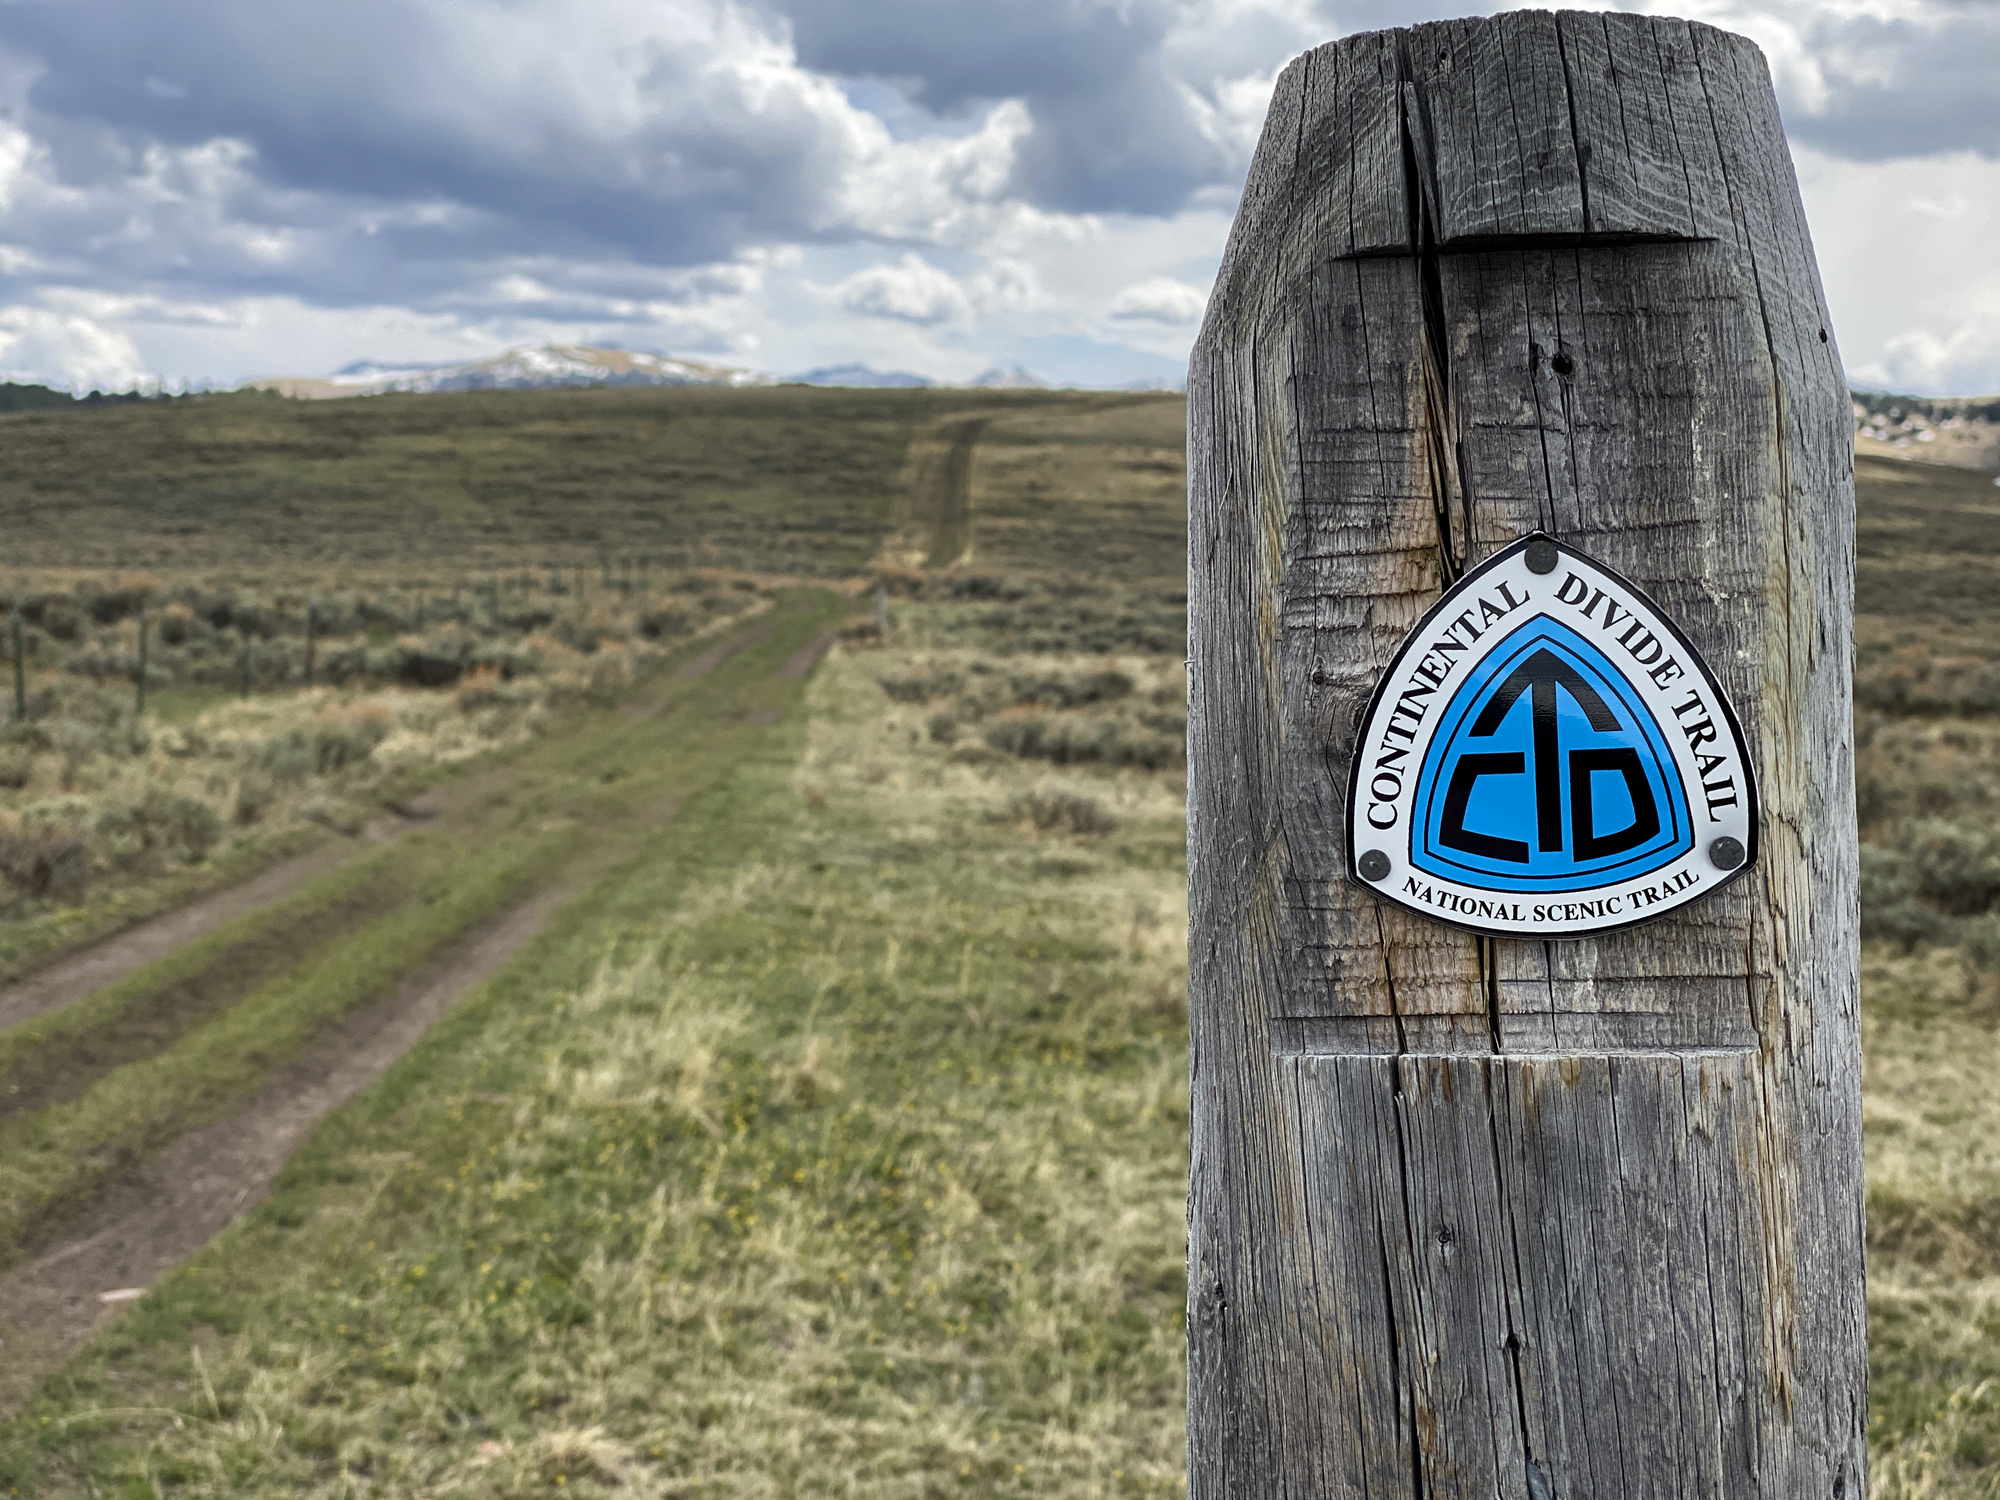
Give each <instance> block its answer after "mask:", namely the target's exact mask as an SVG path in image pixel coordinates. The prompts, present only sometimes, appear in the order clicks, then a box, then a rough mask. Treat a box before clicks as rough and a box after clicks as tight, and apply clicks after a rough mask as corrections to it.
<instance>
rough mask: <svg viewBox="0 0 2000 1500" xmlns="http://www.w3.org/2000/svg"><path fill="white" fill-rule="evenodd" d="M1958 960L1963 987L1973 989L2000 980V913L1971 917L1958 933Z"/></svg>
mask: <svg viewBox="0 0 2000 1500" xmlns="http://www.w3.org/2000/svg"><path fill="white" fill-rule="evenodd" d="M1958 958H1959V962H1960V963H1961V964H1963V965H1964V966H1965V979H1966V983H1967V984H1969V985H1972V986H1974V987H1975V988H1976V987H1979V986H1983V985H1984V984H1985V983H1986V981H1988V980H1990V979H1994V978H2000V913H1996V912H1988V913H1986V915H1985V916H1982V917H1974V918H1973V919H1972V920H1971V921H1969V922H1967V923H1966V924H1965V925H1964V926H1963V927H1962V928H1960V929H1959V938H1958Z"/></svg>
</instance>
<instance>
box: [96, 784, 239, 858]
mask: <svg viewBox="0 0 2000 1500" xmlns="http://www.w3.org/2000/svg"><path fill="white" fill-rule="evenodd" d="M93 821H94V829H93V831H94V832H95V833H96V834H97V835H98V837H99V839H100V841H101V842H102V843H103V845H104V847H105V852H106V854H107V855H108V857H110V858H111V860H112V861H113V863H116V864H131V863H136V862H137V861H139V860H140V859H142V858H144V857H145V856H148V855H160V856H164V857H167V858H171V859H180V860H186V861H189V862H194V861H197V860H200V859H201V858H203V857H204V856H205V855H206V854H207V853H208V851H209V850H210V849H212V848H214V847H215V841H216V839H218V838H219V837H221V835H222V819H221V818H219V817H217V816H216V813H215V809H214V808H212V807H210V806H209V805H208V804H207V803H206V802H202V801H199V800H197V799H196V798H193V797H186V796H182V795H181V794H179V793H177V792H170V791H168V790H167V789H166V788H164V787H154V788H152V789H151V790H150V791H148V792H147V793H146V794H145V795H144V796H143V797H141V798H140V799H139V800H138V801H137V802H132V803H125V804H122V805H121V804H113V805H112V806H110V807H107V808H104V809H103V810H101V811H100V812H99V813H98V814H97V817H96V818H95V819H94V820H93Z"/></svg>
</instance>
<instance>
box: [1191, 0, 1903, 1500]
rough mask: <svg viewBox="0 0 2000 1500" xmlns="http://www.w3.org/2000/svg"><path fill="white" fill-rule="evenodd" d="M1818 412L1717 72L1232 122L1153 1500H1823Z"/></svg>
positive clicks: (1823, 576) (1627, 25) (1849, 1127)
mask: <svg viewBox="0 0 2000 1500" xmlns="http://www.w3.org/2000/svg"><path fill="white" fill-rule="evenodd" d="M1503 127H1504V128H1503ZM1849 421H1850V418H1849V406H1848V397H1847V394H1846V382H1845V379H1844V376H1843V374H1842V371H1841V369H1840V364H1839V357H1838V354H1837V352H1836V350H1835V348H1834V346H1833V343H1832V341H1831V339H1830V337H1829V336H1828V329H1827V320H1826V312H1825V307H1824V303H1823V298H1822V296H1821V292H1820V287H1819V278H1818V272H1817V270H1816V268H1815V266H1814V263H1813V257H1812V250H1811V244H1810V241H1809V238H1808V236H1807V233H1806V227H1805V222H1804V217H1803V213H1802V211H1801V208H1800V205H1799V199H1798V192H1797V188H1796V184H1795V181H1794V178H1793V175H1792V170H1791V163H1790V159H1789V156H1788V154H1787V152H1786V148H1785V144H1784V138H1783V134H1782V132H1781V130H1780V127H1779V124H1778V117H1777V109H1776V104H1775V102H1774V100H1773V98H1772V94H1771V87H1770V81H1769V76H1768V72H1767V70H1766V68H1765V65H1764V61H1763V59H1762V57H1761V56H1760V54H1759V53H1758V52H1757V50H1756V48H1755V47H1753V46H1752V45H1751V44H1750V43H1749V42H1747V41H1745V40H1743V39H1742V38H1740V37H1735V36H1732V35H1729V34H1728V33H1726V32H1721V31H1717V30H1714V29H1712V28H1708V27H1704V26H1699V25H1693V24H1690V23H1687V22H1683V21H1677V20H1671V19H1660V18H1648V17H1640V16H1636V15H1623V14H1594V13H1593V14H1579V13H1562V14H1549V13H1545V12H1514V13H1510V14H1507V15H1504V16H1500V17H1497V18H1493V19H1487V20H1475V21H1463V22H1445V23H1439V24H1436V25H1426V26H1419V27H1414V28H1411V29H1409V30H1401V31H1389V32H1377V33H1370V34H1367V35H1361V36H1353V37H1347V38H1343V39H1342V40H1340V41H1338V42H1335V43H1331V44H1329V45H1327V46H1325V47H1321V48H1319V49H1317V50H1316V51H1314V52H1312V53H1310V54H1308V55H1307V56H1305V57H1303V58H1300V59H1299V60H1298V61H1297V62H1295V63H1294V64H1293V65H1292V66H1291V67H1290V68H1289V69H1288V70H1287V71H1286V73H1285V74H1284V75H1283V77H1282V78H1281V80H1280V82H1279V85H1278V88H1277V90H1276V93H1275V95H1274V98H1273V101H1272V105H1271V113H1270V117H1269V119H1268V121H1267V123H1266V126H1265V131H1264V137H1263V140H1262V142H1261V144H1260V145H1259V147H1258V152H1257V157H1256V161H1255V164H1254V166H1253V168H1252V171H1251V175H1250V180H1249V182H1248V184H1247V185H1246V187H1245V190H1244V195H1243V200H1242V207H1241V209H1240V211H1239V215H1238V219H1237V224H1236V227H1235V230H1234V232H1233V234H1232V236H1231V239H1230V244H1229V249H1228V251H1227V253H1226V255H1225V257H1224V261H1223V265H1222V269H1221V272H1220V274H1219V275H1218V277H1217V280H1216V288H1215V293H1214V296H1213V298H1212V300H1211V303H1210V306H1209V312H1208V317H1207V321H1206V323H1205V325H1204V327H1203V330H1202V334H1201V338H1200V340H1199V342H1198V343H1197V345H1196V349H1195V353H1194V357H1193V361H1192V364H1191V368H1190V374H1189V422H1190V428H1189V454H1190V465H1189V472H1190V488H1189V528H1190V529H1189V535H1190V548H1189V559H1190V565H1189V631H1190V653H1191V662H1190V669H1191V674H1192V676H1191V689H1190V717H1189V729H1188V742H1189V743H1188V750H1189V765H1190V771H1189V833H1188V847H1189V858H1190V891H1191V897H1192V905H1191V918H1190V920H1191V932H1190V938H1191V952H1190V958H1191V962H1190V1020H1191V1027H1192V1031H1191V1035H1192V1042H1193V1104H1194V1124H1193V1137H1194V1138H1193V1147H1194V1160H1193V1173H1192V1192H1191V1198H1190V1246H1189V1309H1188V1310H1189V1330H1188V1341H1189V1460H1190V1471H1189V1486H1190V1490H1191V1492H1192V1493H1193V1494H1194V1495H1196V1496H1200V1497H1220V1496H1223V1495H1230V1496H1238V1497H1244V1496H1265V1495H1269V1496H1277V1495H1295V1494H1296V1495H1352V1496H1356V1497H1360V1496H1368V1497H1371V1500H1383V1497H1391V1496H1398V1495H1401V1496H1406V1497H1409V1500H1417V1497H1419V1496H1464V1497H1467V1500H1474V1497H1476V1500H1489V1497H1495V1496H1498V1497H1504V1500H1571V1497H1575V1500H1585V1497H1588V1500H1608V1497H1613V1496H1640V1495H1652V1494H1655V1493H1661V1494H1664V1493H1666V1492H1668V1491H1672V1492H1673V1493H1675V1494H1693V1495H1701V1496H1718V1497H1731V1500H1735V1497H1743V1500H1748V1497H1750V1496H1752V1495H1755V1496H1758V1497H1760V1500H1761V1497H1775V1496H1799V1497H1808V1496H1810V1497H1813V1500H1829V1497H1831V1500H1860V1496H1861V1495H1862V1493H1863V1467H1862V1466H1863V1457H1864V1453H1863V1434H1862V1426H1863V1421H1864V1414H1865V1384H1864V1380H1865V1358H1864V1342H1863V1335H1864V1307H1863V1287H1862V1278H1861V1156H1860V1086H1859V1084H1860V1051H1859V1037H1858V1023H1857V993H1858V984H1857V971H1858V956H1857V952H1856V931H1857V923H1856V920H1855V916H1856V913H1855V887H1856V870H1855V851H1856V844H1855V830H1854V810H1853V787H1852V775H1851V763H1850V753H1849V745H1850V743H1851V735H1850V730H1851V723H1850V710H1849V691H1850V684H1849V679H1848V663H1849V655H1850V643H1851V639H1852V576H1853V561H1852V543H1851V538H1852V523H1853V491H1852V476H1851V471H1850V466H1849V447H1848V424H1849Z"/></svg>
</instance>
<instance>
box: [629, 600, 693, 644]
mask: <svg viewBox="0 0 2000 1500" xmlns="http://www.w3.org/2000/svg"><path fill="white" fill-rule="evenodd" d="M692 629H694V616H693V615H692V614H690V613H689V612H688V611H687V610H684V609H677V608H675V609H649V610H647V611H646V612H645V613H644V614H642V615H640V616H639V634H641V635H643V636H644V637H645V638H646V639H647V640H649V641H661V640H670V639H672V638H673V637H675V636H679V635H685V634H687V632H688V631H690V630H692Z"/></svg>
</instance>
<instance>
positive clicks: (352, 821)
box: [299, 796, 363, 834]
mask: <svg viewBox="0 0 2000 1500" xmlns="http://www.w3.org/2000/svg"><path fill="white" fill-rule="evenodd" d="M299 813H300V815H301V816H303V817H305V818H308V819H310V820H311V821H312V822H315V823H318V824H319V825H320V826H322V827H324V828H331V829H333V830H334V831H335V832H336V833H346V834H355V833H359V832H360V831H361V825H362V822H363V819H362V817H361V814H360V812H359V811H358V810H357V809H356V808H355V807H354V805H353V804H352V803H348V802H343V801H341V800H340V799H339V798H338V797H327V796H319V797H314V798H311V799H310V800H309V801H307V802H305V803H304V804H302V805H301V806H300V808H299Z"/></svg>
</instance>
